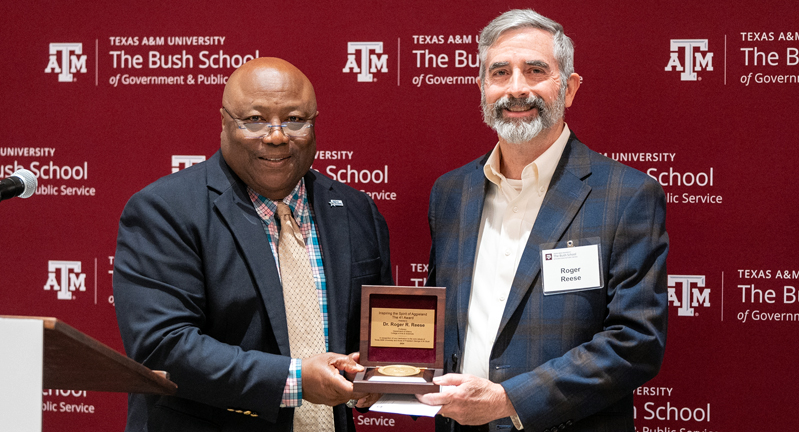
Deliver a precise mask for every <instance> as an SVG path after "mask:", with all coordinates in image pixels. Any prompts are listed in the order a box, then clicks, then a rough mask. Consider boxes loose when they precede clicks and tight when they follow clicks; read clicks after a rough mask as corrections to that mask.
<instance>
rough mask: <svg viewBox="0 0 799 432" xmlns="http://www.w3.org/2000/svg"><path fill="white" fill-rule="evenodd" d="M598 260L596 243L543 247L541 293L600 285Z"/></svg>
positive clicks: (577, 289)
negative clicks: (551, 247)
mask: <svg viewBox="0 0 799 432" xmlns="http://www.w3.org/2000/svg"><path fill="white" fill-rule="evenodd" d="M568 244H570V245H571V244H572V242H571V241H569V242H568ZM599 260H600V258H599V245H598V244H589V245H585V246H569V247H565V248H558V249H545V250H542V251H541V273H542V276H543V287H544V295H549V294H560V293H564V292H571V291H581V290H588V289H598V288H602V274H601V272H600V271H599V269H600V261H599Z"/></svg>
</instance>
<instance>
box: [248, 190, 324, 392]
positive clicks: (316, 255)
mask: <svg viewBox="0 0 799 432" xmlns="http://www.w3.org/2000/svg"><path fill="white" fill-rule="evenodd" d="M247 193H248V194H249V195H250V199H251V200H252V204H253V207H255V211H256V212H257V213H258V216H260V217H261V221H262V222H263V224H264V230H265V231H266V237H267V239H268V240H269V247H270V248H271V249H272V256H273V257H274V258H275V264H276V265H277V268H278V269H279V268H280V259H279V258H278V253H277V241H278V240H279V239H280V228H279V225H280V220H279V218H276V217H275V213H276V212H277V204H275V202H274V201H272V200H270V199H269V198H266V197H263V196H261V195H259V194H258V193H257V192H255V191H254V190H252V189H251V188H249V187H248V188H247ZM283 202H284V203H286V205H288V206H289V208H290V209H291V213H292V214H293V215H294V219H295V220H296V221H297V225H298V226H299V228H300V232H301V233H302V237H303V238H304V239H305V249H306V250H307V251H308V257H309V259H310V261H311V269H312V271H313V279H314V282H315V283H316V295H317V297H318V299H319V308H320V309H321V311H322V324H323V327H324V330H325V349H326V350H327V349H328V347H329V341H328V329H327V284H326V282H325V271H324V265H323V263H322V249H321V248H320V246H319V234H318V232H317V231H316V224H315V223H314V220H313V209H312V208H311V206H310V204H309V203H308V193H307V191H306V189H305V179H301V180H300V181H299V183H297V186H296V187H294V190H293V191H292V192H291V193H290V194H289V195H288V196H286V197H285V198H283ZM278 273H279V272H278ZM301 372H302V360H301V359H291V365H290V366H289V374H288V378H287V379H286V387H285V388H284V390H283V400H282V401H281V403H280V406H281V407H298V406H300V405H302V374H301Z"/></svg>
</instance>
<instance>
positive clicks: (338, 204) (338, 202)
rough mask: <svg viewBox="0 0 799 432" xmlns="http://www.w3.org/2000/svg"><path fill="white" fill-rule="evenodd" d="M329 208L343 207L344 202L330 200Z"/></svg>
mask: <svg viewBox="0 0 799 432" xmlns="http://www.w3.org/2000/svg"><path fill="white" fill-rule="evenodd" d="M330 207H344V202H343V201H341V200H330Z"/></svg>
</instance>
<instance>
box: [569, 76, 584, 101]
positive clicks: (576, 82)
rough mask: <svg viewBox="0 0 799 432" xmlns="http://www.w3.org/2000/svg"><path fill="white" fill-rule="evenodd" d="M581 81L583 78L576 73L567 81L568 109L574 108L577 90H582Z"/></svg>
mask: <svg viewBox="0 0 799 432" xmlns="http://www.w3.org/2000/svg"><path fill="white" fill-rule="evenodd" d="M581 81H582V78H580V75H577V74H576V73H573V74H571V75H569V79H568V80H566V108H568V107H570V106H572V101H573V100H574V95H576V94H577V89H579V88H580V82H581Z"/></svg>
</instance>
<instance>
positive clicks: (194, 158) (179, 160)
mask: <svg viewBox="0 0 799 432" xmlns="http://www.w3.org/2000/svg"><path fill="white" fill-rule="evenodd" d="M204 161H205V156H203V155H172V172H173V173H176V172H178V171H180V170H181V169H185V168H188V167H190V166H192V165H194V164H198V163H200V162H204Z"/></svg>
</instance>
